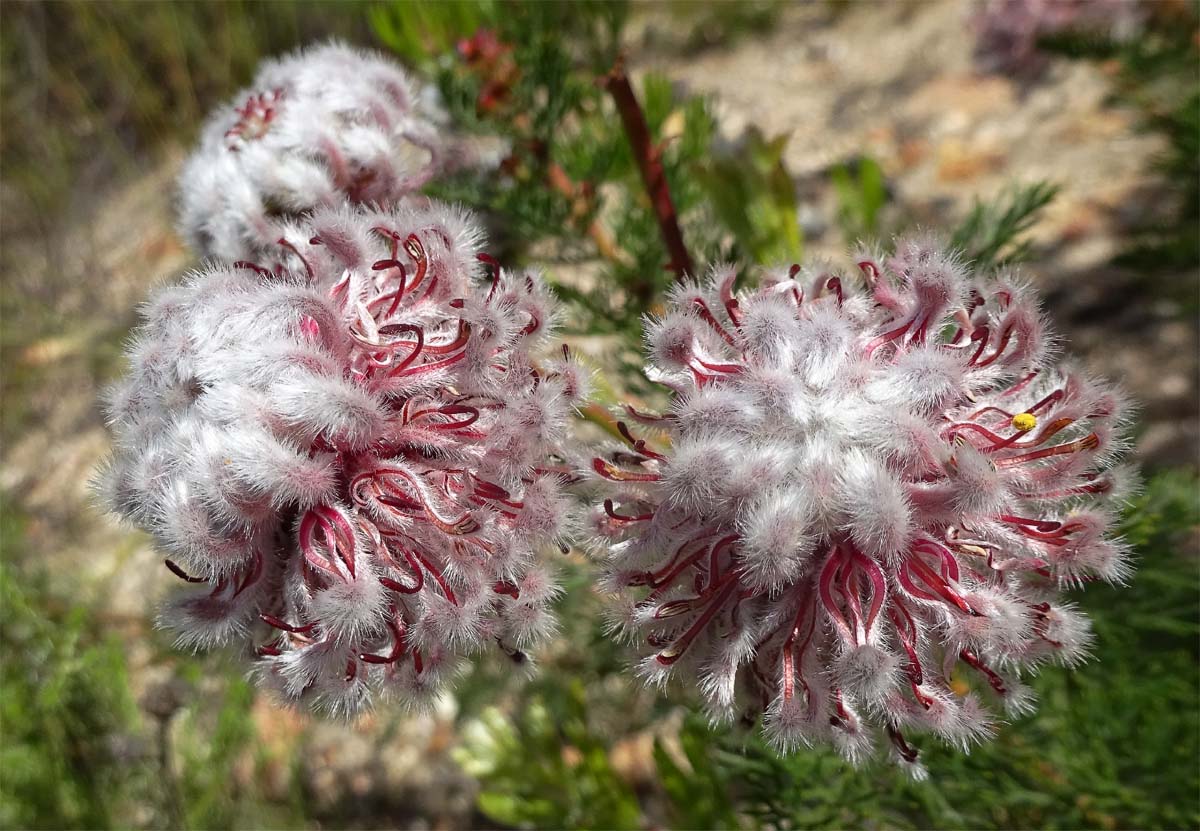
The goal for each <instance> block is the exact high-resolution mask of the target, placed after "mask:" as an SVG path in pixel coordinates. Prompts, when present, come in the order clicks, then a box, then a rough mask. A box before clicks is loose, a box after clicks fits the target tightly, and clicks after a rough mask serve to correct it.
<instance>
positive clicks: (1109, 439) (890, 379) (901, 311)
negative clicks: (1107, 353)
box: [593, 239, 1129, 772]
mask: <svg viewBox="0 0 1200 831" xmlns="http://www.w3.org/2000/svg"><path fill="white" fill-rule="evenodd" d="M857 265H858V271H859V272H860V276H856V277H854V278H848V277H847V276H846V275H840V274H838V273H837V272H834V271H832V270H830V269H828V268H825V267H823V266H815V267H811V268H808V269H800V268H799V267H797V266H794V267H792V268H791V269H785V270H783V271H779V272H774V273H771V274H769V275H767V276H766V278H765V279H764V280H763V281H762V283H761V286H760V287H759V288H758V289H756V290H753V291H749V292H745V293H742V294H734V292H733V290H732V287H733V283H734V280H735V278H736V272H735V271H734V270H733V269H732V268H726V267H719V268H715V269H713V271H712V272H711V273H710V275H709V277H708V279H707V280H706V281H705V282H704V283H702V284H699V285H695V284H693V285H686V286H682V287H679V288H677V289H676V290H675V291H674V293H673V295H672V297H671V299H670V302H669V304H668V307H667V310H666V311H665V313H664V314H663V315H662V316H661V317H660V318H657V319H653V320H650V321H649V322H648V324H647V327H648V331H647V335H646V344H647V352H648V354H649V365H650V370H649V375H650V377H651V378H652V379H653V380H656V381H658V382H659V383H661V384H664V385H666V386H667V387H669V388H670V389H671V390H672V391H673V401H672V403H671V405H670V407H669V410H668V411H667V412H665V413H663V414H661V415H655V414H648V413H644V412H639V411H637V410H635V409H633V408H628V407H627V408H626V412H627V419H628V421H629V423H630V424H634V428H633V430H631V429H630V427H629V426H628V425H627V424H626V423H624V422H623V423H622V424H621V425H620V426H621V431H622V433H623V434H624V435H625V436H626V438H627V443H626V444H625V445H622V446H616V447H613V448H611V449H610V451H609V452H607V453H605V454H604V455H603V456H602V457H599V458H596V459H595V460H594V463H593V468H594V472H595V474H596V482H597V485H598V488H599V490H600V492H601V495H602V497H603V508H602V509H601V508H597V509H596V510H595V513H594V528H595V530H596V532H597V534H598V536H599V539H600V542H601V544H602V545H601V547H602V550H603V551H604V552H605V553H606V556H607V585H608V587H609V588H610V589H611V590H612V591H614V592H616V593H618V594H619V595H620V597H621V598H622V603H621V604H620V606H619V611H618V612H617V615H616V617H617V627H618V629H619V630H621V631H622V632H624V633H625V634H627V635H628V637H629V638H630V639H631V640H632V641H634V642H636V643H638V644H639V645H641V646H642V647H644V648H645V653H644V654H645V655H646V657H645V658H644V660H643V661H642V662H641V664H640V667H639V671H640V674H641V675H642V676H643V677H644V678H645V679H647V680H648V681H650V682H652V683H656V684H662V683H665V682H667V680H668V679H670V678H672V677H675V678H680V679H682V680H684V681H686V682H689V683H691V684H693V685H695V686H697V687H698V688H699V690H700V692H701V693H702V695H703V698H704V699H705V701H706V703H707V706H708V708H709V710H710V712H711V714H712V716H713V717H714V718H717V719H726V718H731V717H733V716H734V715H735V714H736V713H737V712H738V711H739V708H743V707H745V708H749V710H750V711H752V712H755V713H759V714H765V720H764V729H765V731H766V733H767V735H768V737H769V738H770V740H771V741H772V742H773V744H774V745H775V746H776V747H777V748H778V749H780V750H781V751H792V750H794V749H796V748H798V747H799V746H801V745H812V744H816V743H827V744H832V745H834V746H835V747H837V748H838V749H839V750H840V751H841V752H842V754H844V755H845V756H846V757H847V758H848V759H850V760H851V761H858V760H860V759H863V758H864V757H866V756H867V755H868V753H869V752H870V750H871V748H872V747H873V746H875V745H876V744H877V743H879V742H880V739H881V738H882V737H883V736H886V737H887V739H888V740H890V741H887V742H885V744H889V745H890V746H891V747H892V749H893V750H894V752H895V754H896V755H897V756H898V758H900V759H901V760H902V761H904V762H905V763H909V764H912V765H913V767H912V769H913V770H914V772H919V770H920V769H919V768H918V767H916V766H915V759H916V751H915V750H914V749H913V747H912V746H911V745H909V744H908V742H907V740H906V739H905V738H904V733H905V732H908V731H913V730H915V731H926V732H931V733H934V734H936V735H938V736H939V737H941V738H942V739H944V740H946V741H949V742H951V743H953V744H956V745H960V746H966V745H969V744H970V743H971V742H973V741H975V740H977V739H979V738H981V737H984V736H986V735H987V734H988V733H989V732H990V730H991V721H990V718H989V716H988V713H987V711H986V710H985V708H984V707H983V706H982V704H981V700H980V698H979V697H977V695H976V694H975V693H974V692H967V689H968V685H967V684H964V683H963V682H968V683H970V682H972V681H975V682H979V683H978V684H970V685H971V686H981V687H983V688H984V689H985V690H986V691H987V693H988V695H991V696H992V697H994V698H998V700H999V702H1000V704H1001V705H1002V706H1003V708H1004V709H1006V710H1007V711H1008V712H1010V713H1012V712H1020V711H1022V710H1024V709H1026V708H1028V707H1030V706H1031V705H1030V694H1029V693H1028V691H1027V689H1026V688H1025V687H1023V686H1022V685H1021V683H1020V681H1019V672H1020V670H1022V669H1031V668H1034V667H1036V666H1037V665H1038V664H1040V663H1042V662H1045V661H1048V660H1054V661H1058V662H1060V663H1062V664H1066V665H1072V664H1075V663H1077V662H1079V661H1081V660H1082V659H1083V658H1084V657H1085V656H1086V654H1087V651H1088V647H1089V643H1090V635H1089V627H1088V622H1087V620H1086V618H1084V617H1083V616H1082V615H1081V614H1080V613H1079V612H1078V611H1077V610H1076V609H1075V608H1074V607H1073V606H1072V605H1071V604H1070V603H1069V602H1064V601H1063V600H1062V599H1061V598H1060V593H1061V591H1062V590H1063V589H1064V588H1067V587H1072V586H1076V585H1078V584H1080V583H1082V582H1085V581H1087V580H1090V579H1093V578H1100V579H1104V580H1108V581H1118V582H1119V581H1121V580H1123V579H1124V578H1125V577H1126V576H1127V575H1128V573H1129V566H1128V564H1127V558H1126V551H1125V548H1124V546H1123V545H1122V544H1121V543H1120V542H1119V541H1116V540H1113V539H1112V538H1111V537H1110V536H1108V535H1107V533H1106V532H1107V531H1108V529H1109V528H1110V526H1111V523H1112V513H1111V511H1112V508H1111V507H1109V506H1110V505H1111V503H1112V501H1113V496H1114V494H1115V493H1119V492H1120V491H1121V490H1122V486H1123V482H1124V481H1125V480H1126V478H1127V476H1126V474H1124V473H1123V472H1122V471H1121V470H1120V469H1115V468H1114V467H1113V462H1114V458H1115V456H1117V455H1118V454H1119V452H1120V451H1121V449H1122V447H1123V445H1122V442H1121V432H1122V429H1121V426H1122V423H1123V422H1124V420H1125V419H1126V417H1127V416H1128V410H1129V408H1128V405H1127V404H1126V403H1125V401H1124V400H1123V398H1122V397H1121V396H1120V395H1119V394H1118V393H1117V392H1115V391H1114V390H1113V389H1111V388H1110V387H1108V386H1106V385H1104V384H1103V383H1101V382H1098V381H1096V380H1094V379H1092V378H1090V377H1088V376H1087V375H1085V374H1083V373H1081V372H1079V371H1077V370H1075V369H1073V368H1069V367H1057V366H1054V364H1053V360H1052V349H1051V342H1050V339H1049V336H1048V334H1047V332H1046V326H1045V323H1044V321H1043V318H1042V315H1041V313H1040V312H1039V310H1038V306H1037V303H1036V300H1035V299H1034V297H1033V294H1032V292H1031V290H1030V289H1029V287H1028V286H1026V285H1025V284H1023V283H1021V282H1019V281H1017V280H1015V279H1014V278H1013V277H1011V276H1009V275H1000V276H998V277H996V278H990V277H989V278H983V277H982V276H976V275H972V274H971V273H970V272H969V270H968V268H967V267H966V266H965V264H963V263H962V262H961V261H959V260H958V259H957V258H956V257H955V256H954V255H953V254H949V253H947V252H945V251H944V250H942V249H941V248H939V247H938V246H937V245H935V244H933V243H931V242H929V241H927V240H923V239H907V240H902V241H900V242H899V243H898V245H897V248H896V250H895V253H894V254H893V255H892V256H890V257H888V258H881V257H876V256H873V255H869V254H864V255H862V256H860V257H859V258H858V263H857ZM634 430H637V431H638V432H643V433H644V435H642V436H636V435H635V433H634ZM660 439H662V441H660Z"/></svg>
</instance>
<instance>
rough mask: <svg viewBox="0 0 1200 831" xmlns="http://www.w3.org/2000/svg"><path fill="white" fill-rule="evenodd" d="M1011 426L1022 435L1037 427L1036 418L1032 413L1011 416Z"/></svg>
mask: <svg viewBox="0 0 1200 831" xmlns="http://www.w3.org/2000/svg"><path fill="white" fill-rule="evenodd" d="M1012 426H1013V427H1015V428H1016V429H1018V430H1020V431H1021V432H1022V433H1027V432H1029V431H1030V430H1032V429H1033V428H1034V427H1037V416H1035V415H1034V414H1033V413H1017V414H1016V415H1015V416H1013V420H1012Z"/></svg>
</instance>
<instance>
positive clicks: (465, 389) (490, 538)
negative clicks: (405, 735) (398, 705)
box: [104, 205, 587, 713]
mask: <svg viewBox="0 0 1200 831" xmlns="http://www.w3.org/2000/svg"><path fill="white" fill-rule="evenodd" d="M285 237H286V238H287V239H286V241H285V243H284V245H283V246H282V247H283V249H284V250H285V251H286V252H287V253H288V254H289V258H288V259H286V260H285V265H284V266H283V267H281V268H280V269H278V270H277V271H268V270H266V269H263V268H261V267H258V266H255V265H252V264H249V263H243V264H239V265H236V266H225V265H223V266H210V267H208V268H207V269H205V270H203V271H200V272H198V273H195V274H193V275H192V276H191V277H190V279H189V280H187V281H186V282H185V283H184V284H183V285H180V286H172V287H168V288H166V289H164V290H162V291H160V292H159V293H158V294H157V295H156V296H155V297H154V298H153V300H152V301H151V302H150V303H149V304H148V305H147V307H146V309H145V311H144V318H145V320H144V322H143V323H142V325H141V326H140V328H139V329H138V330H137V331H136V332H135V334H134V336H133V340H132V342H131V344H130V347H129V351H128V356H129V361H130V369H129V372H128V374H127V376H126V377H125V378H124V379H123V380H122V381H121V382H119V383H118V384H117V385H116V386H115V388H114V389H113V390H112V391H111V394H110V398H109V420H110V424H111V427H112V431H113V433H114V436H115V446H116V449H115V452H114V454H113V456H112V458H111V460H110V462H109V466H108V470H107V472H106V474H105V476H104V480H105V481H104V489H105V491H106V492H107V494H108V499H109V502H110V504H111V505H112V507H113V508H114V510H115V511H116V512H117V513H119V514H120V515H121V516H123V517H124V518H126V519H128V520H129V521H131V522H132V523H134V524H136V525H138V526H140V527H141V528H143V529H145V530H146V531H148V532H149V533H150V534H152V535H153V537H154V539H155V541H156V543H157V545H158V547H159V548H160V549H161V550H162V551H163V552H164V553H165V554H166V555H167V557H168V558H169V559H168V560H167V565H168V567H169V568H170V569H171V570H172V571H173V572H175V573H176V574H177V575H178V576H180V577H181V578H182V579H184V580H186V581H188V582H191V583H195V584H196V586H195V587H194V588H193V589H192V590H191V591H187V592H185V593H183V594H181V595H180V596H178V597H176V598H174V599H173V600H171V601H170V603H169V605H168V606H167V607H166V608H165V610H164V611H163V612H162V614H161V617H160V622H161V624H162V625H163V626H165V627H167V628H169V629H172V630H174V631H175V632H176V633H177V634H178V642H179V644H180V645H182V646H186V647H193V648H207V647H214V646H220V645H224V644H230V643H235V644H241V645H242V646H243V647H244V649H245V651H246V653H247V655H248V656H252V657H253V659H254V660H255V661H256V663H257V667H258V669H259V672H258V675H259V677H260V678H261V679H262V680H263V681H264V682H266V683H267V684H268V685H269V686H271V687H274V688H277V689H278V690H279V691H280V692H282V693H283V694H284V695H285V696H286V697H288V698H290V699H295V700H303V701H305V702H308V703H311V704H312V705H313V706H315V707H317V708H319V709H325V710H329V711H334V712H344V713H352V712H355V711H357V710H359V709H361V708H363V707H365V706H367V705H368V704H369V702H370V701H371V700H372V698H373V697H376V696H378V695H383V696H388V695H393V696H395V697H397V698H398V699H400V700H401V701H403V702H406V703H417V702H420V701H422V700H425V699H427V698H428V697H429V694H430V693H434V692H436V691H437V690H438V689H439V688H440V687H441V686H442V685H443V683H444V682H445V681H446V680H447V679H448V678H449V676H451V675H452V674H453V672H454V670H455V668H456V667H457V666H458V665H459V664H460V659H461V658H462V657H463V656H466V655H469V654H472V653H475V652H478V651H480V650H482V649H483V648H485V647H489V646H490V647H495V648H498V649H500V650H502V651H503V652H504V653H506V654H508V655H509V657H511V658H512V659H513V660H514V661H516V662H517V663H524V662H525V660H526V658H525V654H524V650H526V649H528V648H529V647H531V646H533V645H535V644H537V643H538V642H539V641H540V640H541V639H543V638H544V637H545V636H546V635H547V634H548V633H549V632H550V631H551V630H552V629H553V626H554V624H553V619H552V615H551V612H550V608H549V606H550V603H551V600H552V599H553V598H554V596H555V594H556V592H557V591H558V589H557V587H556V584H555V581H554V578H553V575H552V573H551V571H550V570H549V569H548V568H547V567H546V566H545V565H544V564H542V563H541V561H540V560H539V552H540V551H542V550H543V549H546V548H554V546H556V545H561V544H562V543H561V539H562V537H563V535H564V534H565V533H566V531H567V529H566V528H565V527H564V523H565V520H564V517H565V516H566V515H567V511H566V506H565V502H566V497H565V495H564V492H563V477H564V474H566V473H567V472H568V471H569V470H571V469H573V466H572V465H571V464H570V463H568V461H567V460H566V458H565V450H564V449H563V440H564V438H565V435H566V432H567V427H568V422H569V417H570V412H571V409H572V407H573V406H574V405H575V404H576V403H577V402H578V401H580V400H581V398H582V397H583V396H585V395H586V383H587V375H586V373H584V372H582V371H581V369H580V367H579V366H578V365H577V364H576V363H575V362H574V361H573V360H571V359H570V358H569V357H568V356H566V354H565V353H566V350H565V349H564V350H563V352H562V353H561V354H560V355H559V356H558V357H557V358H555V359H553V360H546V359H543V357H542V355H543V353H544V350H545V349H546V348H547V347H549V346H550V344H551V340H552V337H553V329H554V325H555V320H556V316H557V309H556V306H555V303H554V301H553V300H552V298H551V296H550V294H549V293H548V291H547V289H546V287H545V285H544V284H543V283H542V281H541V279H540V277H539V276H538V275H537V274H534V273H525V272H520V273H511V272H508V271H502V270H500V269H499V267H497V266H495V265H494V263H493V262H492V261H491V260H490V258H488V257H486V256H485V255H483V254H480V253H479V250H480V244H481V236H480V232H479V230H478V227H477V226H476V225H475V224H474V222H473V221H472V219H471V218H470V217H468V216H467V215H465V214H463V213H461V212H459V211H457V210H453V209H448V208H444V207H439V206H436V205H435V206H432V207H429V208H426V209H420V210H416V209H405V208H398V209H393V210H391V211H376V210H364V209H355V208H351V207H343V208H341V209H338V210H319V211H317V212H316V213H315V214H314V215H313V216H312V218H311V219H310V220H308V221H305V222H303V223H298V224H296V225H293V226H292V227H290V228H289V229H288V230H287V231H286V232H285ZM484 264H487V265H488V266H489V267H488V268H487V269H485V268H484V267H483V265H484ZM485 271H487V272H489V273H490V275H491V279H490V280H489V279H484V272H485Z"/></svg>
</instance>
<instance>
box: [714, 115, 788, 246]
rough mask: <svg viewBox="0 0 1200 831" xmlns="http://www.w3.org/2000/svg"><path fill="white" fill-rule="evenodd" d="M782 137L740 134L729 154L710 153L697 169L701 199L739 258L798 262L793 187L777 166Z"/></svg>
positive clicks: (754, 131)
mask: <svg viewBox="0 0 1200 831" xmlns="http://www.w3.org/2000/svg"><path fill="white" fill-rule="evenodd" d="M787 142H788V136H786V135H783V136H776V137H775V138H772V139H767V138H765V137H764V136H763V135H762V133H760V132H759V131H758V130H757V129H754V128H752V129H750V130H748V131H747V132H746V135H745V136H744V137H743V139H742V141H741V142H740V145H739V146H738V147H737V148H736V149H735V150H725V151H723V152H721V151H718V152H714V153H712V155H711V157H710V158H709V159H708V160H707V161H706V162H703V163H701V164H699V165H698V166H697V169H696V175H697V176H698V177H699V179H700V184H701V186H702V187H703V188H704V195H705V196H706V197H707V198H708V200H709V202H710V203H711V204H712V208H713V211H714V212H715V213H716V215H717V217H719V219H720V221H721V223H722V224H723V225H724V226H725V227H726V228H728V229H729V230H730V231H731V232H732V234H733V237H734V239H735V240H736V242H737V247H736V254H737V255H740V256H739V257H738V258H739V260H741V261H743V262H746V261H749V262H753V263H761V264H771V265H773V264H776V263H791V262H798V261H799V260H800V259H801V257H803V255H804V240H803V237H802V234H801V231H800V221H799V219H798V218H797V216H796V186H795V184H794V183H793V182H792V177H791V176H789V175H788V172H787V168H786V167H784V164H783V152H784V149H785V148H786V147H787Z"/></svg>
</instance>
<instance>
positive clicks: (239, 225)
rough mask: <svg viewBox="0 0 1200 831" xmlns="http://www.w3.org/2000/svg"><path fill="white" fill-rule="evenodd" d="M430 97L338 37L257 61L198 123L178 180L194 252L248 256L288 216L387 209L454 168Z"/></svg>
mask: <svg viewBox="0 0 1200 831" xmlns="http://www.w3.org/2000/svg"><path fill="white" fill-rule="evenodd" d="M434 95H435V93H434V92H433V91H432V90H431V89H424V88H421V87H419V86H418V85H417V84H416V82H415V81H413V80H412V79H411V78H410V77H409V76H408V75H407V74H406V73H405V72H404V71H403V70H402V69H401V68H400V67H399V66H397V65H396V64H394V63H393V62H392V61H390V60H388V59H386V58H384V57H383V56H381V55H376V54H373V53H370V52H366V51H361V50H357V49H353V48H351V47H348V46H345V45H342V44H339V43H330V44H327V45H324V46H319V47H315V48H311V49H305V50H300V51H298V52H295V53H293V54H291V55H288V56H286V57H283V58H280V59H278V60H273V61H268V62H266V63H264V64H263V66H262V67H261V69H260V70H259V72H258V75H257V76H256V77H255V79H254V82H253V83H252V84H251V86H250V87H249V89H247V90H244V91H243V92H241V93H239V94H238V95H237V96H235V97H234V99H233V100H232V101H231V102H230V103H229V104H227V105H225V106H223V107H221V108H219V109H218V110H217V111H216V112H215V113H213V115H212V116H211V117H210V118H209V121H208V123H207V124H206V125H205V126H204V128H203V131H202V133H201V137H200V144H199V147H198V148H197V150H196V151H195V152H194V153H193V154H192V156H191V158H190V159H189V160H188V162H187V164H186V166H185V167H184V170H183V173H182V174H181V176H180V180H179V189H180V196H179V202H180V205H179V218H180V219H179V224H180V230H181V232H182V233H183V235H184V237H186V238H187V240H188V241H189V242H190V243H191V244H192V245H193V247H194V248H195V249H196V250H197V251H198V252H199V253H200V254H201V255H202V256H206V257H210V256H211V257H219V258H222V259H226V260H231V261H232V260H238V259H253V258H254V257H256V256H261V254H262V253H263V252H264V251H271V250H272V249H273V247H274V245H275V241H276V240H277V239H278V238H279V231H280V227H281V220H284V219H286V218H288V217H294V216H296V215H298V214H300V213H303V212H305V211H310V210H313V209H315V208H320V207H336V206H337V205H340V204H342V203H343V202H346V201H349V202H353V203H363V204H375V205H382V206H388V205H392V204H395V203H396V202H397V201H398V200H400V199H401V198H403V197H404V196H406V195H408V194H410V193H413V192H415V191H416V190H418V189H419V188H420V187H422V186H423V185H424V184H426V183H427V182H428V181H429V180H430V179H431V178H432V177H433V176H435V175H437V174H438V173H439V172H441V171H442V170H444V169H446V168H447V166H448V165H449V164H450V163H451V161H454V162H455V163H461V159H455V160H452V159H451V157H452V156H458V155H461V153H462V152H463V151H464V148H462V147H458V146H457V145H455V144H454V142H453V139H452V138H451V137H450V136H449V134H448V128H447V125H446V121H447V119H446V116H445V114H444V113H443V112H442V111H441V108H440V106H439V105H438V104H437V103H436V100H435V98H434Z"/></svg>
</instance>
